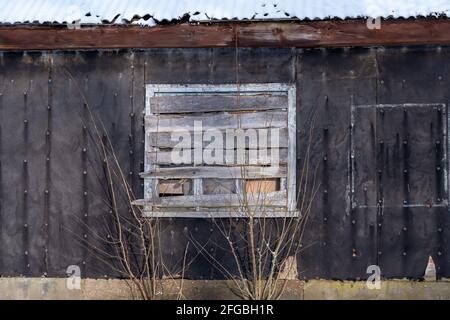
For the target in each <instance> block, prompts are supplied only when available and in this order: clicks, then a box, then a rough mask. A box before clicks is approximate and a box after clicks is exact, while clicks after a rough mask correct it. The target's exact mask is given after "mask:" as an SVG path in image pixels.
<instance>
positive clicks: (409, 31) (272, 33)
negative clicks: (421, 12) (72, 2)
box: [0, 18, 450, 50]
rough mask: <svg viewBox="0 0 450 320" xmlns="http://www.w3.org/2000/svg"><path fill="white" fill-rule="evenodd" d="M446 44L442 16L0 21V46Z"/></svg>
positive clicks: (449, 24)
mask: <svg viewBox="0 0 450 320" xmlns="http://www.w3.org/2000/svg"><path fill="white" fill-rule="evenodd" d="M431 44H439V45H445V44H450V21H449V20H448V19H436V18H430V19H413V20H398V19H397V20H394V19H393V20H387V21H383V22H382V27H381V29H374V30H371V29H369V28H367V25H366V20H365V19H359V20H345V21H303V22H292V21H289V22H253V23H249V22H244V23H240V22H225V23H215V24H212V25H211V24H189V23H182V24H176V25H169V26H167V25H165V26H156V27H152V28H142V27H140V26H101V25H99V26H95V27H83V28H80V29H68V28H65V27H54V26H53V27H52V26H23V25H18V26H2V27H1V28H0V49H1V50H54V49H100V48H111V49H116V48H205V47H232V48H234V47H236V46H237V47H298V48H301V47H304V48H306V47H348V46H352V47H355V46H364V47H365V46H377V45H431Z"/></svg>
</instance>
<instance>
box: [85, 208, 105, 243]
mask: <svg viewBox="0 0 450 320" xmlns="http://www.w3.org/2000/svg"><path fill="white" fill-rule="evenodd" d="M87 216H88V214H87V213H85V214H84V217H86V218H87ZM108 237H109V236H108Z"/></svg>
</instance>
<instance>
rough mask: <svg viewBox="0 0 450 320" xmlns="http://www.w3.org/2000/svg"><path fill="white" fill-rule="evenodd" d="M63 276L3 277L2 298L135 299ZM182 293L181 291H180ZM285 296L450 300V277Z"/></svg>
mask: <svg viewBox="0 0 450 320" xmlns="http://www.w3.org/2000/svg"><path fill="white" fill-rule="evenodd" d="M67 281H68V280H67V279H64V278H0V299H33V300H40V299H133V298H136V297H133V295H132V293H131V290H130V286H129V284H128V283H127V282H126V281H124V280H105V279H83V280H82V281H81V286H80V289H72V290H69V289H68V286H67ZM180 284H181V280H162V281H161V291H162V292H164V294H161V295H160V298H161V299H177V298H182V299H199V300H204V299H238V297H237V296H236V295H235V294H234V293H233V291H232V286H233V283H232V282H231V281H208V280H202V281H198V280H197V281H196V280H184V281H183V290H181V291H180ZM180 293H181V294H180ZM283 299H293V300H299V299H305V300H322V299H329V300H344V299H345V300H346V299H396V300H404V299H438V300H450V281H439V282H413V281H406V280H393V281H382V284H381V289H380V290H376V289H375V290H369V289H368V288H367V286H366V283H365V282H364V281H359V282H351V281H328V280H313V281H308V282H303V281H298V280H290V281H289V283H288V285H287V287H286V291H285V293H284V296H283Z"/></svg>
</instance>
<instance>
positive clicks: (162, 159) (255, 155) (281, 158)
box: [147, 148, 288, 166]
mask: <svg viewBox="0 0 450 320" xmlns="http://www.w3.org/2000/svg"><path fill="white" fill-rule="evenodd" d="M203 151H204V152H208V151H209V150H208V149H204V150H203ZM238 152H241V154H243V155H244V157H245V158H244V159H245V160H244V162H243V163H242V162H241V163H239V162H238V161H237V157H238V156H240V155H238ZM276 152H278V155H276V154H275V153H276ZM174 153H176V154H175V155H174ZM180 153H181V150H170V151H152V152H149V153H147V156H148V157H149V158H150V161H151V162H152V163H154V164H158V165H167V164H181V163H177V162H176V161H178V159H177V157H180V159H181V155H180ZM183 153H186V154H189V153H190V154H191V157H190V160H191V162H190V163H182V164H194V150H193V149H191V150H183ZM222 153H223V154H222V158H221V162H216V163H211V162H210V161H212V159H205V158H204V157H203V162H202V163H203V164H205V165H218V166H237V165H244V164H245V165H269V164H272V163H273V164H276V163H278V164H286V163H287V159H288V149H287V148H281V149H277V150H274V149H269V148H268V149H267V152H266V154H260V153H259V150H257V149H254V150H222ZM203 154H205V153H203ZM272 155H273V158H272ZM208 162H210V163H208Z"/></svg>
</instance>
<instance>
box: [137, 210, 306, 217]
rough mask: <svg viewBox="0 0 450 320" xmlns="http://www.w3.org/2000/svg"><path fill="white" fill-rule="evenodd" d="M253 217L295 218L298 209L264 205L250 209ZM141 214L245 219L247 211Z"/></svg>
mask: <svg viewBox="0 0 450 320" xmlns="http://www.w3.org/2000/svg"><path fill="white" fill-rule="evenodd" d="M252 214H253V217H254V218H260V219H266V218H267V219H270V218H295V217H299V212H298V211H292V212H290V211H286V209H283V208H276V207H266V208H264V210H258V208H255V209H254V210H252ZM143 215H144V216H145V217H147V218H210V219H213V218H214V219H221V218H228V219H229V218H233V219H234V218H241V219H245V218H248V217H249V212H248V211H239V210H233V208H231V210H220V209H219V208H216V209H212V208H211V209H210V210H203V211H187V210H186V211H179V210H177V211H167V212H166V211H157V210H153V211H151V210H146V209H144V210H143Z"/></svg>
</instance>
